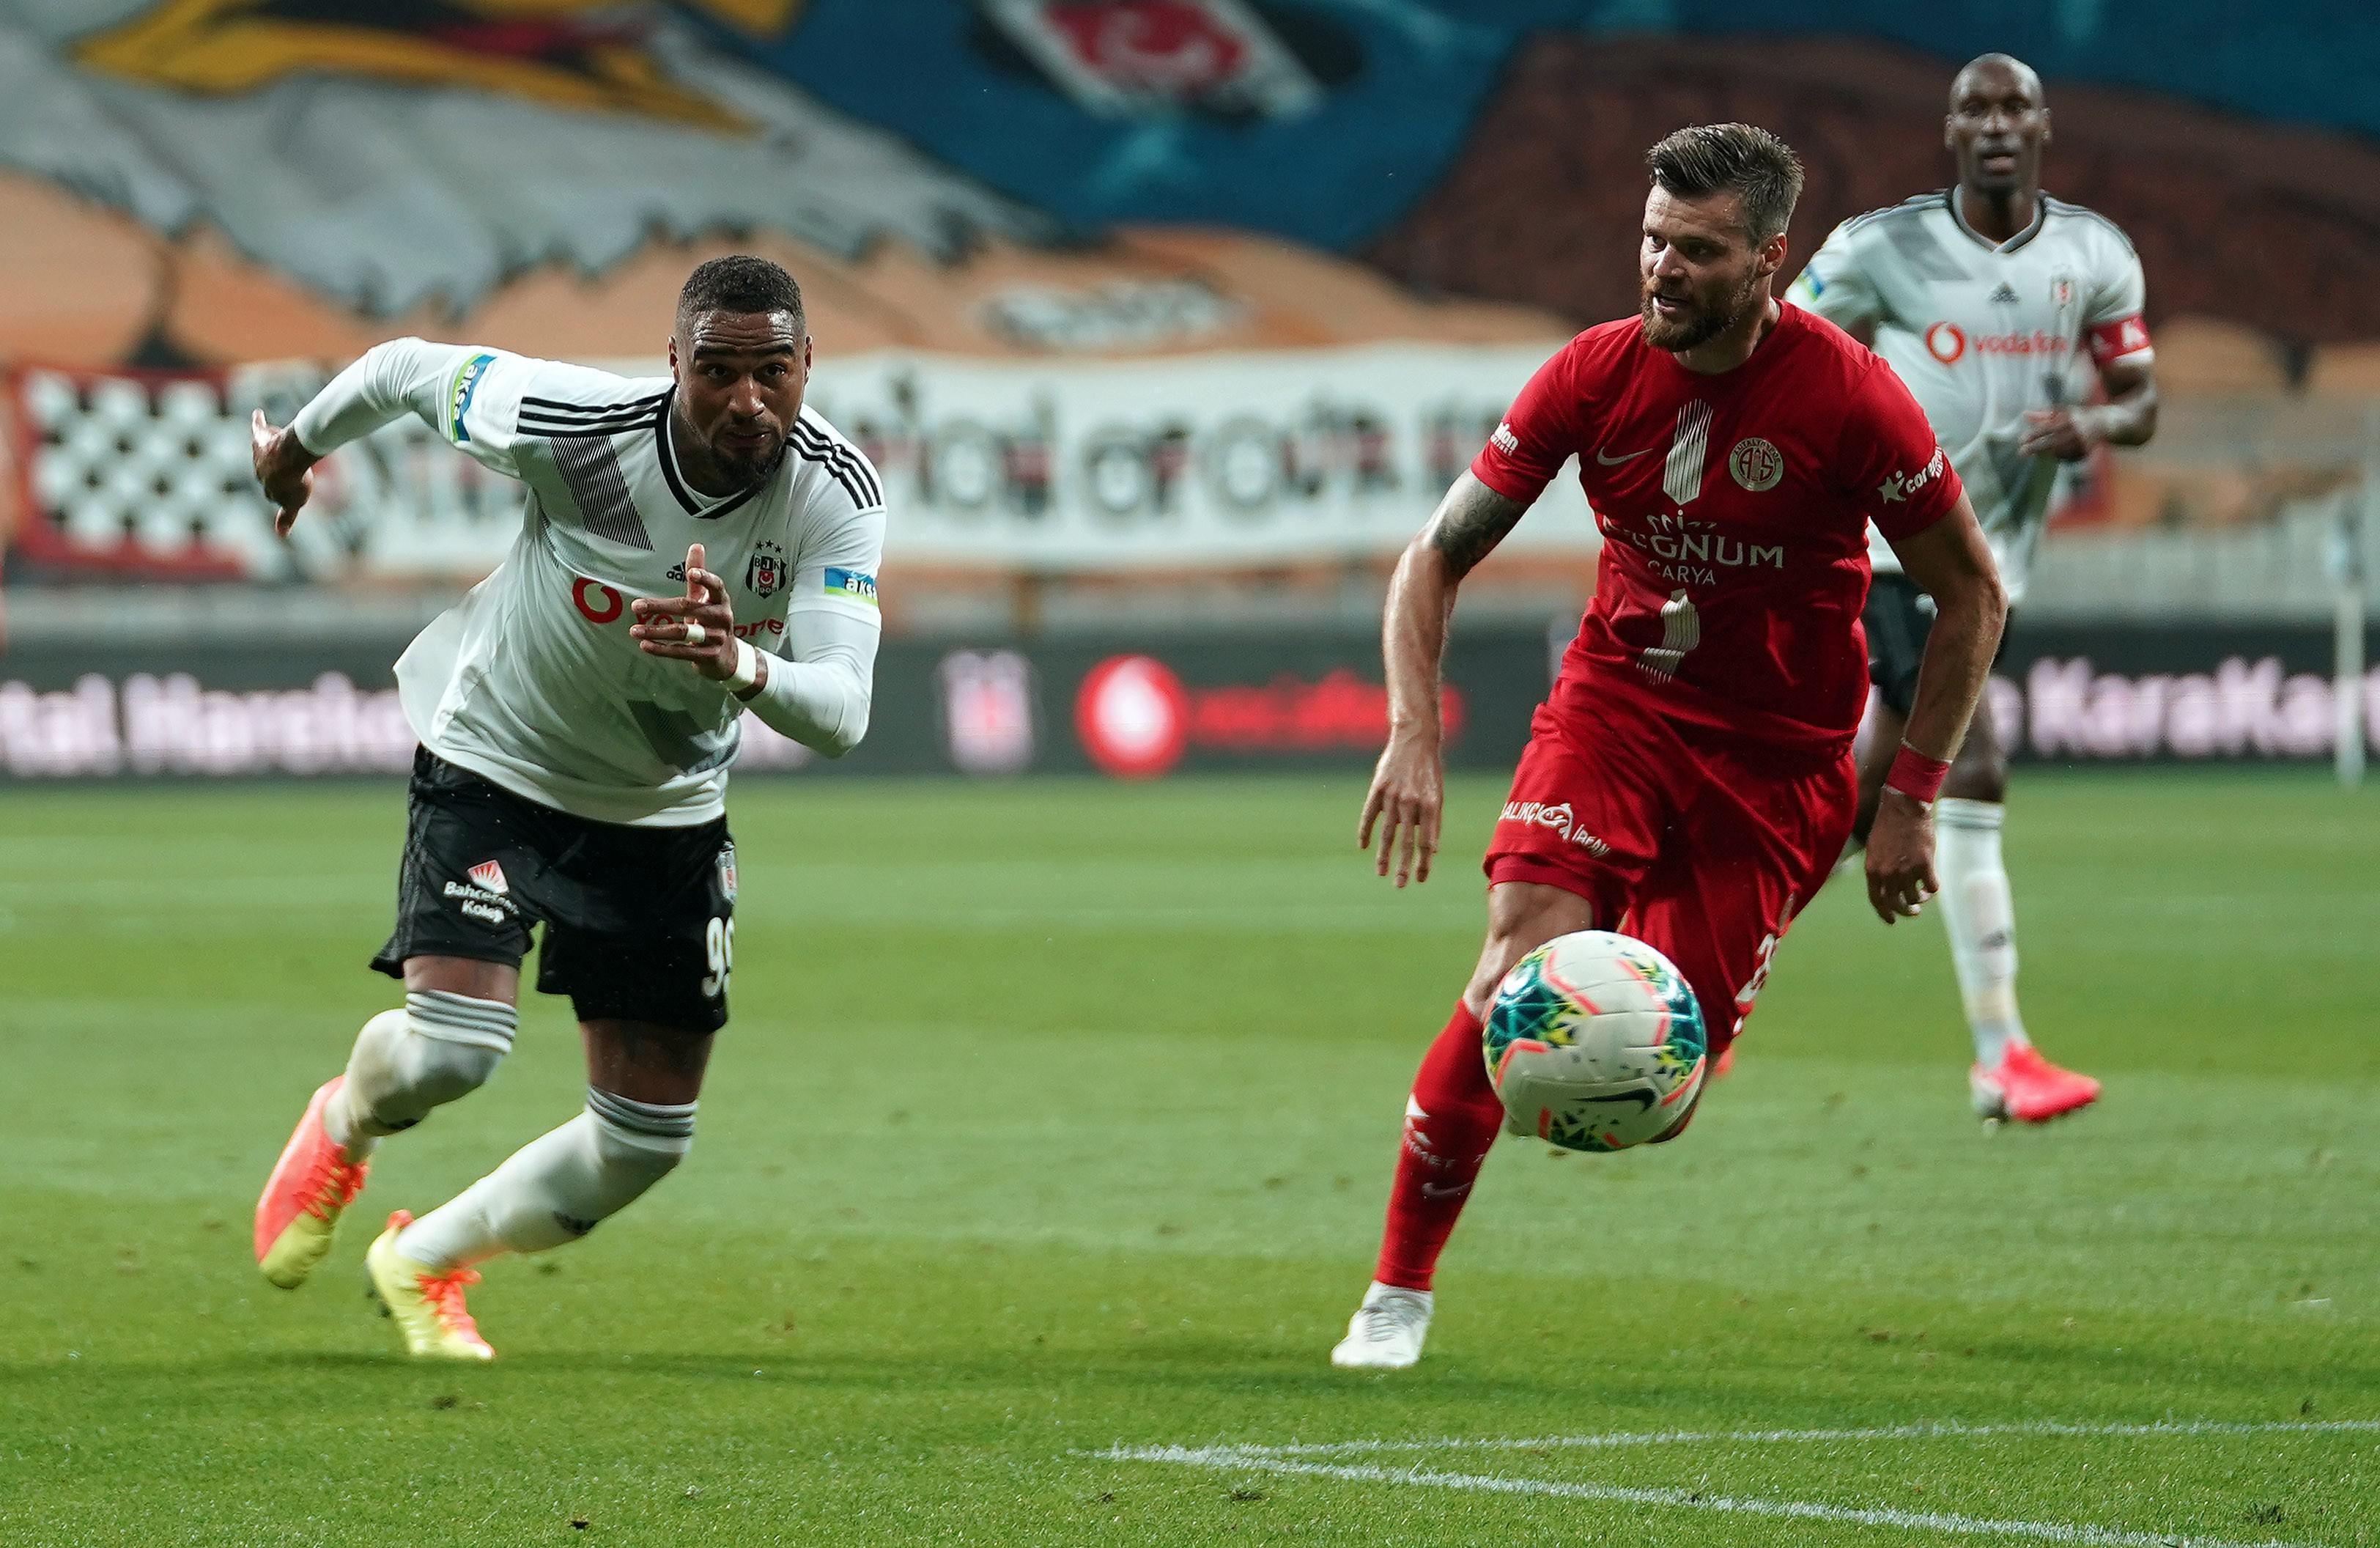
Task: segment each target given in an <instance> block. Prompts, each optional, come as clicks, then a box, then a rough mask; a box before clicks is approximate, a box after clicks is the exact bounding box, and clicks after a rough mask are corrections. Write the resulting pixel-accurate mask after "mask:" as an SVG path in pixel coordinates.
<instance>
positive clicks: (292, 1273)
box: [256, 1075, 370, 1290]
mask: <svg viewBox="0 0 2380 1548" xmlns="http://www.w3.org/2000/svg"><path fill="white" fill-rule="evenodd" d="M344 1084H346V1076H344V1075H334V1076H333V1077H331V1079H328V1080H325V1081H324V1082H322V1088H321V1089H320V1090H319V1091H315V1093H314V1099H313V1100H312V1101H311V1102H309V1103H307V1104H306V1115H305V1116H304V1117H302V1118H299V1119H298V1120H297V1129H296V1131H295V1132H293V1133H292V1134H291V1135H290V1136H289V1143H288V1144H287V1145H285V1146H284V1147H283V1148H282V1151H281V1159H280V1160H279V1161H278V1162H276V1163H274V1164H273V1175H272V1176H269V1177H267V1178H265V1179H264V1192H263V1194H262V1196H261V1197H260V1198H259V1199H258V1200H257V1201H256V1266H257V1267H259V1268H261V1269H262V1270H263V1271H264V1277H265V1278H267V1279H269V1280H271V1281H273V1283H274V1284H275V1285H278V1286H281V1287H282V1288H283V1289H285V1290H294V1289H296V1288H297V1286H300V1285H303V1284H304V1283H306V1276H307V1275H308V1274H311V1273H313V1272H314V1265H315V1264H317V1263H319V1262H322V1255H323V1254H324V1253H326V1252H328V1251H330V1250H331V1238H332V1237H334V1235H336V1234H337V1232H338V1229H339V1215H340V1213H341V1212H343V1211H344V1210H346V1207H347V1206H348V1205H349V1204H351V1203H354V1202H355V1199H356V1195H357V1194H358V1193H360V1192H362V1191H363V1186H364V1174H365V1173H366V1172H367V1171H368V1170H370V1164H369V1163H366V1162H362V1161H356V1160H351V1159H349V1158H348V1155H347V1152H345V1151H343V1150H341V1149H339V1147H338V1146H337V1145H336V1144H335V1143H334V1142H333V1140H332V1139H331V1136H330V1133H329V1132H328V1131H327V1130H325V1129H324V1128H323V1127H322V1109H323V1108H324V1107H326V1106H328V1105H329V1104H330V1101H331V1099H332V1098H333V1097H334V1096H336V1095H337V1094H338V1092H339V1088H340V1087H341V1086H342V1085H344Z"/></svg>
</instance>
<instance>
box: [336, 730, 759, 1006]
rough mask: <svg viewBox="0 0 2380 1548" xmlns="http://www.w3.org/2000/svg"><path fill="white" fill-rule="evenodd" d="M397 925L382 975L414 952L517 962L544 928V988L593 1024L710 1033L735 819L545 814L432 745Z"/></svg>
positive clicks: (728, 957) (728, 940)
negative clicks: (683, 823) (689, 823)
mask: <svg viewBox="0 0 2380 1548" xmlns="http://www.w3.org/2000/svg"><path fill="white" fill-rule="evenodd" d="M408 797H409V798H408V801H407V811H406V823H405V858H404V859H403V860H402V861H401V862H400V864H399V866H398V871H397V883H396V930H395V933H393V934H391V935H390V936H389V938H388V944H387V945H384V946H383V947H381V948H380V955H379V956H377V957H373V958H372V963H371V965H372V966H373V967H375V968H377V969H380V970H381V971H382V972H383V973H386V974H388V975H389V976H390V977H392V978H402V977H404V975H405V960H406V958H407V957H470V958H472V959H474V960H477V961H481V962H504V963H508V964H510V965H512V966H514V967H518V966H519V965H520V961H521V958H522V957H526V956H527V955H528V945H529V929H530V927H531V926H532V925H542V926H543V927H544V929H545V939H544V944H543V945H542V946H541V947H540V950H539V953H538V965H537V986H538V988H539V990H540V991H541V992H543V993H548V994H567V995H569V996H570V1003H571V1006H572V1007H573V1008H574V1009H575V1010H576V1011H577V1015H578V1019H580V1020H581V1021H592V1020H598V1019H605V1018H620V1019H628V1020H637V1021H651V1022H657V1023H659V1024H661V1025H662V1026H667V1027H675V1028H680V1029H684V1030H688V1031H699V1032H713V1031H717V1030H719V1029H720V1028H721V1027H723V1026H725V1025H726V1024H727V977H728V973H729V971H730V969H732V968H733V966H734V962H735V841H734V840H733V839H731V838H730V837H729V836H728V833H727V823H726V820H725V819H723V818H722V819H718V820H715V821H712V822H710V823H702V824H701V825H699V826H697V827H686V828H632V827H625V826H622V825H620V824H618V823H595V822H589V820H588V819H586V818H584V817H574V816H572V815H570V814H569V813H568V812H566V811H555V810H554V809H553V808H552V807H548V806H540V805H539V804H538V803H537V802H535V801H531V800H528V799H525V798H522V797H519V796H516V795H514V794H513V793H512V792H511V791H509V790H504V789H501V788H499V787H498V786H494V785H492V784H491V783H489V782H488V781H487V780H485V779H482V778H480V776H479V775H478V774H472V773H470V772H469V771H468V770H466V769H460V768H457V767H455V765H454V764H452V763H449V762H446V761H445V760H444V759H442V758H439V757H438V756H436V755H435V754H433V753H431V751H430V750H428V749H427V748H424V749H422V750H419V751H418V752H416V753H415V754H414V759H413V781H412V786H411V787H410V790H409V792H408Z"/></svg>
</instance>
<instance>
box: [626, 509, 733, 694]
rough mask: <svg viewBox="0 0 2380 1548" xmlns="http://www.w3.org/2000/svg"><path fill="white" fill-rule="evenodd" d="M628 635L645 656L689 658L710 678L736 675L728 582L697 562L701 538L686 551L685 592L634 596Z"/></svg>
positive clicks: (671, 658) (699, 555) (684, 659)
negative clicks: (633, 607)
mask: <svg viewBox="0 0 2380 1548" xmlns="http://www.w3.org/2000/svg"><path fill="white" fill-rule="evenodd" d="M636 609H637V621H636V623H634V624H633V625H631V626H630V627H629V629H628V637H629V638H630V639H632V640H635V641H636V642H637V649H638V650H640V651H642V652H645V654H647V655H649V656H666V657H668V658H669V659H670V660H672V661H686V662H692V663H693V664H694V669H695V670H696V671H697V672H699V673H701V674H702V675H703V676H706V677H709V678H710V679H711V680H713V681H714V682H725V681H726V680H727V679H728V678H730V677H733V676H735V608H734V606H733V605H732V604H731V603H729V602H728V600H727V583H726V582H725V581H723V580H722V579H719V577H717V576H715V575H713V574H711V573H710V571H709V570H707V569H704V568H703V567H702V544H700V543H695V544H693V545H692V546H690V547H688V548H687V549H686V594H685V595H683V596H675V597H638V598H637V603H636Z"/></svg>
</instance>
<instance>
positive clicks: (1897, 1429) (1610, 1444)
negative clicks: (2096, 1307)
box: [1236, 1419, 2380, 1457]
mask: <svg viewBox="0 0 2380 1548" xmlns="http://www.w3.org/2000/svg"><path fill="white" fill-rule="evenodd" d="M2325 1434H2338V1435H2353V1434H2380V1420H2373V1419H2333V1420H2156V1421H2155V1422H2153V1423H2146V1424H2069V1423H2061V1422H2059V1421H2058V1420H2032V1421H2027V1422H2022V1423H2016V1424H1961V1423H1960V1422H1959V1421H1958V1420H1937V1421H1935V1422H1931V1423H1925V1424H1896V1425H1889V1426H1886V1427H1883V1428H1878V1429H1869V1430H1648V1431H1614V1432H1609V1433H1606V1434H1599V1435H1539V1436H1536V1437H1533V1438H1523V1439H1516V1440H1485V1441H1470V1440H1463V1439H1459V1438H1456V1437H1452V1436H1449V1437H1447V1438H1445V1439H1442V1440H1427V1441H1316V1442H1310V1443H1307V1444H1288V1445H1255V1444H1248V1445H1243V1446H1240V1447H1238V1448H1236V1449H1239V1450H1243V1451H1253V1452H1261V1453H1263V1454H1264V1455H1266V1456H1269V1457H1358V1456H1365V1455H1369V1454H1372V1453H1377V1452H1383V1451H1543V1450H1550V1449H1553V1448H1555V1447H1573V1448H1585V1449H1591V1450H1601V1449H1605V1448H1619V1447H1623V1446H1658V1445H1696V1444H1701V1445H1709V1444H1727V1445H1761V1444H1810V1443H1813V1442H1821V1441H1928V1440H1944V1439H1952V1440H1955V1439H1963V1438H1969V1437H1973V1436H1987V1435H2066V1436H2084V1437H2087V1436H2102V1435H2104V1436H2116V1437H2122V1436H2138V1437H2155V1436H2160V1435H2325Z"/></svg>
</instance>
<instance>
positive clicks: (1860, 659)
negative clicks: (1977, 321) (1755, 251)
mask: <svg viewBox="0 0 2380 1548" xmlns="http://www.w3.org/2000/svg"><path fill="white" fill-rule="evenodd" d="M1782 313H1783V314H1782V316H1780V317H1779V320H1778V323H1777V325H1776V326H1775V327H1774V328H1772V329H1770V330H1769V333H1768V336H1767V337H1766V338H1764V339H1762V340H1761V341H1760V345H1759V347H1757V348H1756V349H1755V350H1754V351H1753V352H1752V358H1751V359H1750V360H1746V361H1745V362H1744V363H1743V364H1742V365H1740V366H1738V367H1736V368H1735V369H1734V370H1733V371H1730V372H1722V373H1721V374H1719V375H1717V376H1704V375H1698V374H1696V373H1695V372H1691V371H1688V370H1687V369H1686V368H1685V367H1683V366H1682V365H1680V364H1679V363H1678V361H1677V359H1676V357H1674V356H1672V355H1670V354H1669V353H1668V352H1667V351H1665V350H1660V349H1655V348H1653V347H1651V346H1649V345H1647V344H1646V343H1645V338H1644V333H1643V330H1642V329H1641V327H1640V326H1639V324H1638V322H1637V320H1636V319H1635V318H1633V317H1630V318H1625V319H1622V320H1621V321H1618V322H1613V323H1604V324H1603V325H1601V326H1600V327H1595V328H1589V329H1588V330H1587V331H1586V332H1585V333H1583V334H1581V335H1578V336H1577V337H1576V338H1574V339H1573V340H1571V341H1570V343H1569V344H1568V345H1567V346H1566V347H1563V349H1562V350H1561V352H1560V354H1557V355H1556V356H1554V358H1553V359H1551V360H1548V361H1547V362H1546V363H1545V364H1544V365H1543V366H1540V367H1539V368H1538V369H1537V373H1536V375H1535V376H1533V377H1531V378H1530V379H1529V384H1528V385H1527V386H1525V387H1524V388H1522V389H1521V396H1519V397H1517V398H1515V399H1514V400H1513V402H1512V412H1511V413H1510V414H1509V415H1508V416H1507V417H1506V419H1505V421H1504V422H1503V423H1502V424H1500V425H1499V426H1497V427H1496V433H1495V434H1494V435H1493V436H1492V437H1490V438H1489V440H1488V445H1487V446H1486V448H1485V449H1483V450H1482V451H1481V452H1480V454H1479V456H1478V457H1477V458H1476V459H1475V460H1474V461H1473V463H1472V464H1471V470H1472V472H1473V473H1474V474H1475V475H1477V477H1478V478H1479V480H1480V481H1481V482H1483V483H1485V484H1487V485H1488V487H1489V488H1491V489H1494V490H1495V491H1497V492H1498V493H1499V494H1504V495H1506V496H1508V497H1510V498H1512V499H1514V500H1520V501H1524V502H1527V501H1533V500H1535V499H1536V497H1537V496H1538V495H1539V494H1542V493H1543V492H1544V490H1545V487H1546V485H1547V484H1548V482H1549V481H1552V479H1553V477H1554V475H1555V474H1556V473H1557V472H1559V471H1560V469H1561V465H1562V463H1563V461H1564V460H1565V459H1567V458H1569V457H1573V456H1575V457H1577V458H1578V471H1579V481H1580V483H1581V484H1583V485H1584V486H1585V490H1586V498H1587V503H1588V504H1589V505H1590V506H1593V507H1594V508H1595V518H1596V523H1597V526H1598V527H1600V528H1601V529H1602V531H1603V538H1604V542H1603V556H1602V559H1601V561H1600V563H1599V564H1598V566H1597V579H1596V588H1595V601H1594V602H1593V603H1591V604H1589V606H1588V608H1587V610H1586V618H1585V623H1584V624H1583V625H1582V626H1581V628H1580V629H1579V632H1578V638H1577V640H1574V641H1573V642H1572V644H1571V647H1570V651H1569V653H1568V654H1567V655H1566V656H1564V658H1563V660H1562V670H1561V674H1560V679H1559V680H1558V681H1557V682H1556V684H1555V686H1554V691H1553V694H1552V695H1551V696H1550V698H1549V700H1548V702H1549V703H1550V704H1551V705H1552V706H1553V708H1555V709H1556V710H1558V711H1560V710H1563V709H1565V708H1571V707H1577V706H1579V705H1581V704H1582V703H1583V701H1585V698H1586V696H1587V695H1588V694H1589V693H1590V692H1592V691H1609V690H1615V689H1616V690H1620V691H1627V692H1632V693H1635V694H1638V695H1640V696H1647V695H1649V696H1650V701H1651V702H1652V703H1654V704H1655V705H1657V706H1658V708H1659V709H1661V710H1662V712H1663V713H1667V714H1670V715H1672V716H1674V717H1676V718H1679V719H1682V720H1686V721H1691V722H1694V723H1696V724H1698V725H1708V726H1712V727H1714V728H1717V729H1720V730H1727V731H1734V732H1738V733H1741V734H1743V735H1746V736H1751V737H1757V738H1759V739H1762V740H1766V741H1772V742H1779V743H1783V744H1787V745H1792V746H1801V747H1809V748H1814V749H1815V748H1829V749H1831V748H1840V746H1842V745H1843V744H1844V743H1846V742H1847V741H1848V740H1849V739H1850V737H1851V736H1852V732H1853V731H1854V730H1856V729H1857V728H1858V725H1859V717H1860V710H1861V708H1862V706H1863V705H1864V703H1865V702H1866V699H1867V647H1866V641H1865V640H1864V637H1863V635H1862V634H1861V632H1860V621H1859V615H1860V607H1861V605H1862V604H1863V603H1864V602H1865V601H1866V598H1867V583H1868V567H1867V545H1866V540H1865V531H1866V527H1867V523H1868V522H1869V521H1871V520H1873V521H1874V522H1875V523H1876V526H1877V528H1878V529H1880V530H1882V531H1883V533H1884V535H1885V536H1886V537H1887V538H1903V537H1907V536H1909V535H1910V534H1911V533H1913V532H1917V531H1921V530H1924V529H1925V528H1926V527H1928V526H1930V525H1932V524H1933V523H1934V522H1936V521H1937V520H1939V519H1940V518H1942V517H1944V516H1946V515H1948V514H1949V511H1950V508H1951V507H1952V506H1954V505H1955V504H1956V503H1957V501H1958V498H1959V479H1958V475H1957V474H1956V473H1954V472H1952V471H1951V469H1950V463H1949V458H1948V457H1945V456H1944V455H1943V453H1942V449H1941V447H1940V446H1939V445H1937V444H1936V442H1935V439H1934V432H1933V431H1932V429H1931V428H1929V427H1928V426H1927V424H1926V422H1925V413H1924V411H1923V410H1921V409H1920V408H1918V407H1917V402H1916V399H1914V398H1913V397H1911V396H1909V389H1908V388H1907V387H1906V386H1904V385H1902V384H1901V381H1900V377H1899V376H1897V375H1895V374H1894V373H1893V371H1892V368H1891V367H1889V366H1888V365H1886V364H1885V363H1884V361H1883V360H1880V359H1878V358H1877V357H1876V355H1875V354H1874V353H1872V352H1871V351H1869V350H1867V349H1866V348H1864V347H1862V346H1861V345H1859V344H1858V343H1857V342H1856V341H1854V340H1853V339H1852V337H1851V336H1850V335H1847V334H1845V333H1843V332H1842V331H1841V330H1840V329H1839V328H1837V327H1836V326H1835V325H1834V324H1832V323H1828V322H1827V321H1825V320H1824V319H1823V318H1819V317H1815V316H1813V315H1812V314H1811V313H1809V312H1806V311H1803V310H1802V309H1801V308H1799V307H1795V306H1790V305H1789V306H1785V307H1783V308H1782Z"/></svg>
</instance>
